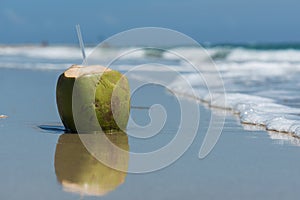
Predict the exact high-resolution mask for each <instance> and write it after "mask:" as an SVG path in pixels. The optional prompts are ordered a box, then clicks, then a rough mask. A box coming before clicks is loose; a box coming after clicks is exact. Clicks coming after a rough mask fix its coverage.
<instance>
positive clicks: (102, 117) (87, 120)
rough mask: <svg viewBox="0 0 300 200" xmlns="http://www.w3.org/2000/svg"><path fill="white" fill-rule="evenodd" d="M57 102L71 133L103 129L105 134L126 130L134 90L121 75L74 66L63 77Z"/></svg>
mask: <svg viewBox="0 0 300 200" xmlns="http://www.w3.org/2000/svg"><path fill="white" fill-rule="evenodd" d="M73 88H74V90H73ZM74 99H76V107H75V108H74V105H72V103H73V100H74ZM56 101H57V107H58V112H59V115H60V118H61V120H62V122H63V124H64V126H65V127H66V129H67V130H69V131H71V132H82V131H87V132H90V131H96V130H99V125H100V127H101V129H102V130H103V131H111V130H125V129H126V126H127V122H128V118H129V112H130V88H129V83H128V80H127V78H126V77H125V76H124V75H122V74H121V73H120V72H118V71H115V70H111V69H109V68H106V67H103V66H99V65H92V66H79V65H73V66H71V67H70V68H69V69H67V70H66V71H65V72H64V73H62V74H61V75H60V76H59V79H58V81H57V87H56ZM95 114H96V115H95ZM74 116H77V118H74ZM93 116H96V117H97V118H95V117H93ZM75 120H76V123H75ZM78 126H79V127H80V130H78ZM76 127H77V128H76Z"/></svg>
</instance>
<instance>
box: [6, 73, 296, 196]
mask: <svg viewBox="0 0 300 200" xmlns="http://www.w3.org/2000/svg"><path fill="white" fill-rule="evenodd" d="M59 74H60V71H31V70H12V69H1V71H0V93H1V100H0V110H1V114H2V113H3V114H5V115H7V116H9V117H8V118H6V119H1V120H0V134H1V136H2V138H1V140H0V158H1V160H2V161H1V164H0V176H1V182H0V184H1V185H0V198H1V199H49V200H50V199H80V198H82V199H99V197H100V196H101V198H102V199H272V200H273V199H298V198H299V197H300V195H299V194H298V193H297V192H296V191H297V189H298V188H299V186H300V182H299V178H300V173H299V169H300V160H299V159H298V157H299V155H300V148H299V146H297V145H298V144H299V143H298V139H296V138H290V137H288V136H287V135H286V134H282V133H272V132H266V131H264V130H259V128H258V127H253V126H243V125H241V124H240V123H239V122H238V120H237V118H236V117H235V116H234V115H232V114H229V115H228V116H227V117H226V123H225V127H224V129H223V132H222V135H221V137H220V140H219V141H218V143H217V145H216V146H215V148H214V149H213V151H212V152H211V153H210V154H209V155H208V156H207V157H206V158H205V159H202V160H200V159H199V158H198V153H199V149H200V146H201V144H202V142H203V138H204V135H205V133H206V129H207V126H208V121H209V119H210V117H211V115H215V114H217V115H218V114H220V111H218V110H213V111H212V110H210V109H208V108H207V107H205V105H201V106H200V112H201V121H200V129H199V131H198V133H197V136H196V139H195V141H194V142H193V144H192V145H191V146H190V148H189V149H188V150H187V151H186V152H185V154H184V155H183V156H182V157H181V158H180V159H179V160H177V161H176V162H175V163H173V164H172V165H170V166H169V167H166V168H164V169H161V170H159V171H155V172H151V173H146V174H130V173H127V174H124V173H118V172H114V171H110V170H107V168H106V167H103V166H101V165H100V164H99V163H98V164H97V161H95V160H93V157H91V156H90V155H89V154H88V153H87V152H85V151H84V150H82V148H81V146H80V144H77V145H76V143H77V142H78V141H77V140H76V136H75V135H71V136H65V135H66V134H64V133H63V131H62V124H61V122H60V119H59V116H58V113H57V109H56V104H55V86H56V80H57V77H58V76H59ZM12 77H13V78H12ZM146 90H147V91H148V92H146V93H144V94H141V95H140V96H137V97H136V98H135V99H134V101H133V102H132V104H133V105H134V106H136V107H143V108H144V107H146V108H147V107H148V106H149V105H148V103H149V104H150V103H151V102H152V103H153V102H155V101H156V99H155V98H154V97H153V95H152V94H153V93H158V94H160V97H159V98H160V100H161V101H163V102H164V103H166V104H167V105H169V106H170V107H171V106H172V105H175V104H176V102H175V101H174V99H172V97H171V96H170V95H168V94H167V93H165V92H163V91H162V90H161V89H160V88H148V89H146ZM147 94H148V95H149V96H146V95H147ZM152 98H153V99H152ZM191 103H192V102H191ZM170 110H172V109H170ZM172 112H174V113H171V115H170V116H173V117H171V119H170V121H168V122H167V124H166V127H165V128H164V129H163V130H162V131H161V133H160V134H159V135H158V136H155V137H153V138H151V139H150V140H149V141H147V140H142V141H141V140H139V139H136V138H133V137H130V136H129V137H128V140H125V146H126V141H127V143H128V148H129V149H130V150H131V151H134V152H147V151H149V150H155V149H157V148H159V147H162V146H163V145H165V144H166V143H168V141H170V140H171V139H172V138H173V137H174V135H175V132H176V129H177V120H178V119H177V118H176V116H177V114H178V113H177V111H176V109H175V110H173V111H172ZM132 116H133V118H134V119H135V120H137V122H138V123H140V124H147V122H149V118H148V117H147V109H132ZM129 131H130V127H129ZM59 141H60V142H59ZM76 141H77V142H76ZM120 142H121V143H122V142H123V143H122V144H124V141H120ZM70 143H72V144H73V143H75V145H71V146H70V147H69V146H68V144H70ZM69 148H74V151H75V152H76V151H77V153H76V154H78V155H81V156H82V157H83V158H85V160H86V162H85V164H81V163H82V162H83V159H81V158H82V157H76V156H75V157H74V158H70V157H71V156H68V155H70V154H69V153H70V152H65V150H64V149H69ZM61 152H63V153H61ZM66 155H67V156H66ZM71 155H72V154H71ZM55 158H57V159H58V158H59V162H62V163H63V164H66V165H57V161H56V162H55ZM64 160H65V163H64ZM95 163H96V164H95ZM125 164H126V163H125ZM128 164H129V165H130V158H129V160H128ZM72 165H74V166H82V167H81V168H80V170H79V171H80V172H78V173H63V172H61V170H60V169H61V168H66V166H72ZM93 165H95V166H96V167H95V168H96V169H95V173H94V174H89V175H88V174H87V175H86V174H85V169H86V171H91V170H92V169H93ZM78 175H82V176H81V177H83V178H82V179H81V178H78V177H77V176H78ZM97 175H99V176H105V175H112V176H114V177H115V179H116V180H117V181H108V180H112V179H109V178H108V179H104V178H103V179H101V180H105V181H102V182H101V180H99V181H96V183H94V182H89V181H87V179H86V178H85V177H97ZM115 179H113V180H115ZM84 182H85V183H86V185H88V186H90V188H92V189H91V190H89V191H90V193H88V192H87V190H84V189H82V187H81V186H82V184H83V185H84ZM88 194H90V195H88ZM97 195H98V196H97Z"/></svg>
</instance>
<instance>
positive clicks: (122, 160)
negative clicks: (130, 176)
mask: <svg viewBox="0 0 300 200" xmlns="http://www.w3.org/2000/svg"><path fill="white" fill-rule="evenodd" d="M83 135H84V136H79V134H63V135H61V136H60V137H59V140H58V142H57V146H56V151H55V159H54V167H55V173H56V177H57V180H58V182H59V183H60V184H61V185H62V186H63V189H64V190H65V191H68V192H72V193H77V194H80V195H93V196H103V195H105V194H107V193H109V192H111V191H113V190H115V189H116V188H117V187H118V186H119V185H121V184H122V183H124V181H125V178H126V175H127V173H126V171H125V172H123V171H118V170H115V169H112V168H110V167H108V166H106V165H104V164H102V163H101V162H100V161H98V160H97V159H96V158H95V157H94V156H92V155H91V154H90V153H89V152H88V150H87V149H86V147H85V146H84V144H83V142H82V141H81V138H80V137H87V139H91V140H93V141H94V138H95V136H97V134H96V135H95V134H83ZM105 137H107V138H108V139H109V140H110V141H111V142H112V143H113V144H114V145H116V146H117V147H119V148H121V149H123V150H124V151H127V152H128V150H129V145H128V137H127V135H126V134H125V133H123V132H117V133H114V134H106V136H105ZM92 145H95V147H96V148H97V147H98V146H102V147H103V146H104V147H103V149H102V150H105V152H100V153H105V154H106V155H107V158H108V159H110V162H112V163H114V165H115V166H116V167H119V168H121V169H123V170H126V169H128V161H129V154H128V153H125V154H124V153H122V154H120V153H118V152H117V151H115V150H114V149H113V148H111V147H110V146H108V145H106V143H105V142H104V141H103V140H99V141H98V142H95V143H93V144H92Z"/></svg>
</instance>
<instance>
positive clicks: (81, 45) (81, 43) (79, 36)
mask: <svg viewBox="0 0 300 200" xmlns="http://www.w3.org/2000/svg"><path fill="white" fill-rule="evenodd" d="M76 31H77V37H78V41H79V45H80V48H81V53H82V59H83V62H82V64H83V65H87V61H86V55H85V51H84V43H83V39H82V35H81V31H80V25H79V24H77V25H76Z"/></svg>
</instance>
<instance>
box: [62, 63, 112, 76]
mask: <svg viewBox="0 0 300 200" xmlns="http://www.w3.org/2000/svg"><path fill="white" fill-rule="evenodd" d="M105 71H111V69H109V68H107V67H104V66H101V65H90V66H82V65H72V66H71V67H70V68H69V69H67V70H66V71H65V73H64V74H65V77H69V78H78V77H80V76H83V75H88V74H99V73H103V72H105Z"/></svg>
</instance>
